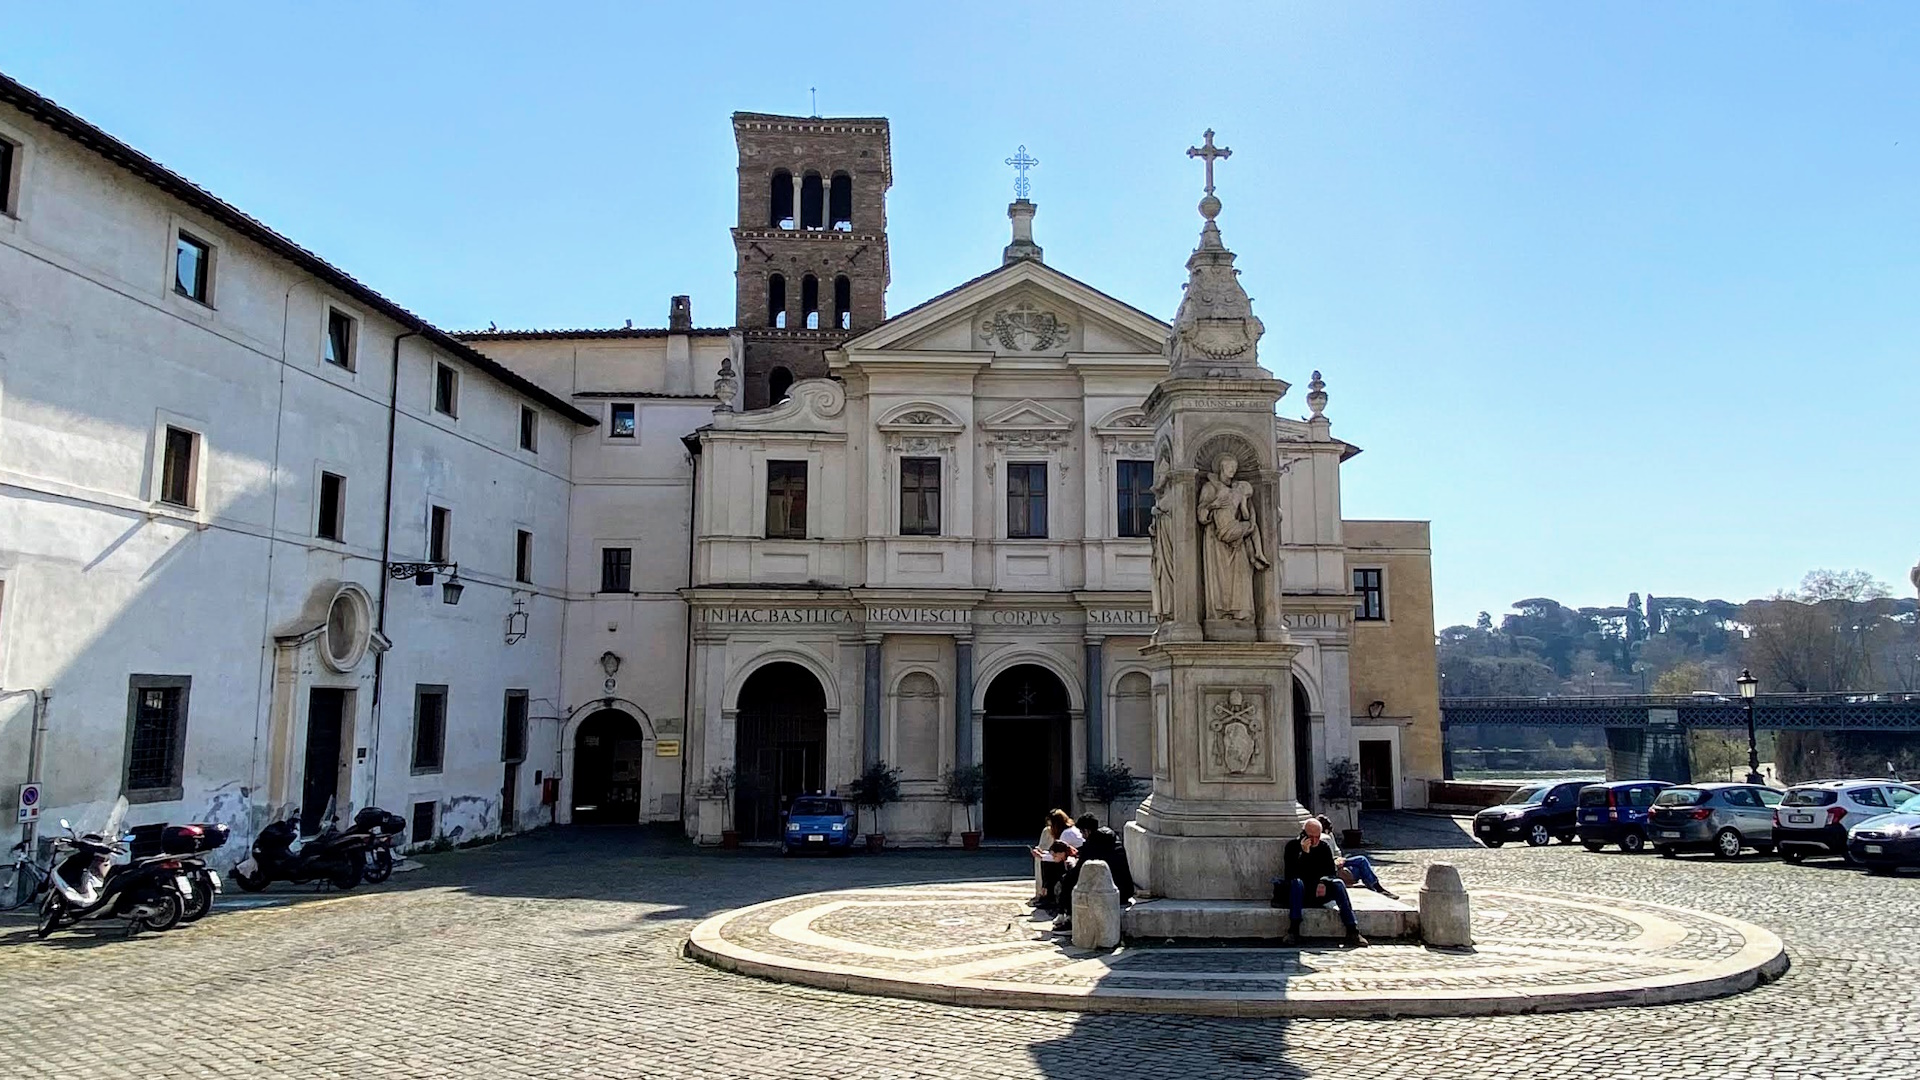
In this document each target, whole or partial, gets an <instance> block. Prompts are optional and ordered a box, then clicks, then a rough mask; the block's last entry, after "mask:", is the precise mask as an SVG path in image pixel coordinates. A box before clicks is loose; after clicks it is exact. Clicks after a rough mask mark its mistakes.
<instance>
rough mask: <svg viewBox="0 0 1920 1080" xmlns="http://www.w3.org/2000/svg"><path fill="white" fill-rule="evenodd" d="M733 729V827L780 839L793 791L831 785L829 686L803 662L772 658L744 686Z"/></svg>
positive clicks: (759, 837)
mask: <svg viewBox="0 0 1920 1080" xmlns="http://www.w3.org/2000/svg"><path fill="white" fill-rule="evenodd" d="M734 731H735V735H734V769H735V771H736V773H737V774H738V783H739V787H738V788H736V789H735V792H734V813H733V822H734V825H733V827H734V828H736V829H738V830H739V831H740V835H741V837H742V838H743V839H746V840H778V839H779V838H780V815H781V814H782V813H784V812H785V811H786V809H787V804H788V803H790V802H792V801H793V797H794V796H796V795H801V794H805V793H807V792H810V791H819V790H821V789H822V788H824V787H825V786H826V782H827V771H826V769H827V767H826V757H827V694H826V691H825V690H823V689H821V687H820V680H818V679H816V678H814V677H813V673H812V672H810V671H808V670H807V669H806V668H803V667H801V666H800V665H799V664H789V663H774V664H768V665H767V666H765V667H763V668H761V669H760V670H758V671H755V672H754V673H753V674H752V675H749V676H747V682H746V685H745V686H742V687H741V688H740V706H739V713H738V718H737V722H736V724H735V728H734Z"/></svg>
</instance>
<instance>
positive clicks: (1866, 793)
mask: <svg viewBox="0 0 1920 1080" xmlns="http://www.w3.org/2000/svg"><path fill="white" fill-rule="evenodd" d="M1915 795H1920V788H1915V787H1914V786H1912V785H1910V784H1902V783H1899V782H1897V781H1893V780H1820V781H1816V782H1814V783H1811V784H1797V785H1795V786H1794V787H1792V788H1790V789H1788V791H1787V796H1786V798H1784V799H1781V800H1780V808H1779V809H1778V810H1775V811H1774V812H1773V840H1774V843H1776V844H1778V845H1779V846H1780V854H1781V855H1783V856H1785V857H1786V858H1787V860H1788V861H1790V862H1799V861H1800V860H1802V859H1804V858H1806V857H1807V856H1809V855H1846V854H1847V853H1848V843H1849V840H1848V836H1847V833H1848V831H1849V830H1850V829H1852V828H1853V827H1854V826H1856V825H1859V824H1860V823H1862V822H1864V821H1866V820H1867V819H1868V818H1871V817H1878V816H1879V815H1881V814H1885V813H1886V812H1887V811H1889V810H1892V809H1893V808H1894V807H1896V806H1899V805H1901V804H1902V803H1905V802H1906V801H1907V800H1908V799H1911V798H1913V797H1914V796H1915Z"/></svg>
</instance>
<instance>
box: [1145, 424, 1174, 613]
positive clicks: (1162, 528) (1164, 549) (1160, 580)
mask: <svg viewBox="0 0 1920 1080" xmlns="http://www.w3.org/2000/svg"><path fill="white" fill-rule="evenodd" d="M1171 464H1172V463H1171V462H1169V461H1168V460H1167V457H1166V455H1165V454H1162V455H1161V456H1160V460H1159V461H1158V462H1156V463H1155V465H1154V470H1153V516H1152V520H1151V521H1149V522H1148V523H1147V536H1148V537H1149V538H1150V540H1151V541H1152V544H1153V549H1152V550H1153V564H1152V565H1153V593H1152V606H1153V620H1154V621H1155V622H1167V621H1169V620H1171V619H1172V618H1173V588H1174V586H1173V582H1174V577H1175V574H1174V572H1173V511H1172V510H1169V509H1167V489H1168V488H1169V487H1170V486H1172V484H1173V469H1172V468H1171V467H1170V466H1171Z"/></svg>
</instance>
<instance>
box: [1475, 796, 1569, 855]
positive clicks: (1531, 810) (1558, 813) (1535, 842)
mask: <svg viewBox="0 0 1920 1080" xmlns="http://www.w3.org/2000/svg"><path fill="white" fill-rule="evenodd" d="M1591 783H1593V781H1591V780H1569V781H1563V782H1561V783H1557V784H1533V785H1530V786H1528V787H1523V788H1521V789H1520V790H1519V791H1516V792H1514V793H1513V795H1512V796H1511V797H1510V798H1508V799H1507V801H1506V802H1503V803H1501V804H1500V805H1498V806H1489V807H1487V808H1486V809H1485V810H1482V811H1480V812H1479V813H1477V814H1475V815H1473V835H1474V836H1475V837H1476V838H1478V839H1479V841H1480V842H1481V843H1483V844H1485V845H1487V846H1488V847H1499V846H1500V845H1501V844H1504V843H1507V842H1508V841H1513V840H1525V841H1526V842H1527V843H1528V844H1531V845H1532V846H1534V847H1544V846H1546V844H1547V842H1548V841H1549V840H1552V839H1553V838H1555V837H1559V838H1560V842H1561V843H1563V844H1571V843H1573V838H1574V837H1575V836H1576V835H1578V827H1577V825H1576V823H1575V821H1574V809H1575V807H1576V805H1577V804H1578V803H1579V800H1580V789H1581V788H1583V787H1586V786H1587V785H1588V784H1591Z"/></svg>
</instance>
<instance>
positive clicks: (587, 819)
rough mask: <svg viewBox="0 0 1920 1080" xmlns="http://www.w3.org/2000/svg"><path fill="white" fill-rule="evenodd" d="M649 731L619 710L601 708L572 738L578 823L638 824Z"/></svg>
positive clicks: (574, 807)
mask: <svg viewBox="0 0 1920 1080" xmlns="http://www.w3.org/2000/svg"><path fill="white" fill-rule="evenodd" d="M646 748H647V747H646V733H645V732H643V731H641V730H640V723H639V721H637V720H635V719H634V718H633V717H631V716H628V715H627V714H626V713H623V712H621V711H620V710H619V709H601V710H600V711H598V712H596V713H593V714H592V715H590V716H588V717H587V718H586V719H585V720H582V721H581V722H580V730H579V731H578V732H576V733H575V734H574V737H573V823H574V824H575V825H633V824H636V823H637V822H639V820H640V768H641V765H642V764H643V763H644V762H645V761H646Z"/></svg>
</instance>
